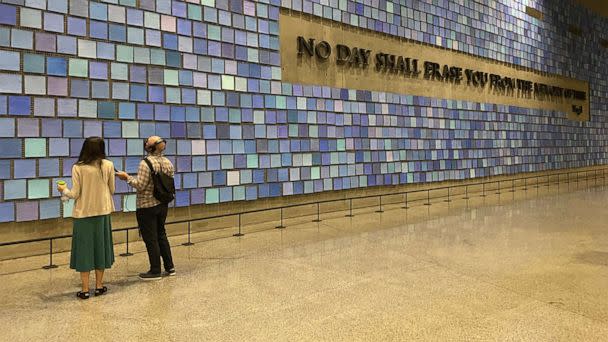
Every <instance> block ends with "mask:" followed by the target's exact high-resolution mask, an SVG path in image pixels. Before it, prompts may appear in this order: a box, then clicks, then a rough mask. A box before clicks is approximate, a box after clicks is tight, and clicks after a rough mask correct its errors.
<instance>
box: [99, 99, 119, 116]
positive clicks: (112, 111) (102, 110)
mask: <svg viewBox="0 0 608 342" xmlns="http://www.w3.org/2000/svg"><path fill="white" fill-rule="evenodd" d="M97 117H98V118H101V119H114V118H116V105H115V104H114V102H99V103H98V104H97Z"/></svg>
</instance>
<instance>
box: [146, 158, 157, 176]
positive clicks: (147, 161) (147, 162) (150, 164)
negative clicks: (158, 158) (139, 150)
mask: <svg viewBox="0 0 608 342" xmlns="http://www.w3.org/2000/svg"><path fill="white" fill-rule="evenodd" d="M144 161H145V162H146V164H148V167H149V168H150V172H151V173H153V174H154V173H156V171H154V167H153V166H152V163H151V162H150V161H149V160H148V158H144Z"/></svg>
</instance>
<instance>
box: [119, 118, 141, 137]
mask: <svg viewBox="0 0 608 342" xmlns="http://www.w3.org/2000/svg"><path fill="white" fill-rule="evenodd" d="M122 137H123V138H139V124H138V123H137V122H134V121H123V123H122Z"/></svg>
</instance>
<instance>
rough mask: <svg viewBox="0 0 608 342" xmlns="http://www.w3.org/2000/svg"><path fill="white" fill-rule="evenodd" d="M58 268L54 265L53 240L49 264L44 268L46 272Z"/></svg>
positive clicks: (50, 243) (50, 242)
mask: <svg viewBox="0 0 608 342" xmlns="http://www.w3.org/2000/svg"><path fill="white" fill-rule="evenodd" d="M57 267H58V266H57V265H55V264H53V239H49V264H48V265H46V266H42V268H44V269H45V270H50V269H52V268H57Z"/></svg>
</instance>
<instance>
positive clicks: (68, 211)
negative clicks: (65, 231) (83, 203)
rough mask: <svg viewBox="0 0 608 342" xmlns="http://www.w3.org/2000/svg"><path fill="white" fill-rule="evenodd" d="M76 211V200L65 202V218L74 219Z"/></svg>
mask: <svg viewBox="0 0 608 342" xmlns="http://www.w3.org/2000/svg"><path fill="white" fill-rule="evenodd" d="M73 211H74V200H69V201H67V202H63V217H64V218H66V217H72V212H73Z"/></svg>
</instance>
